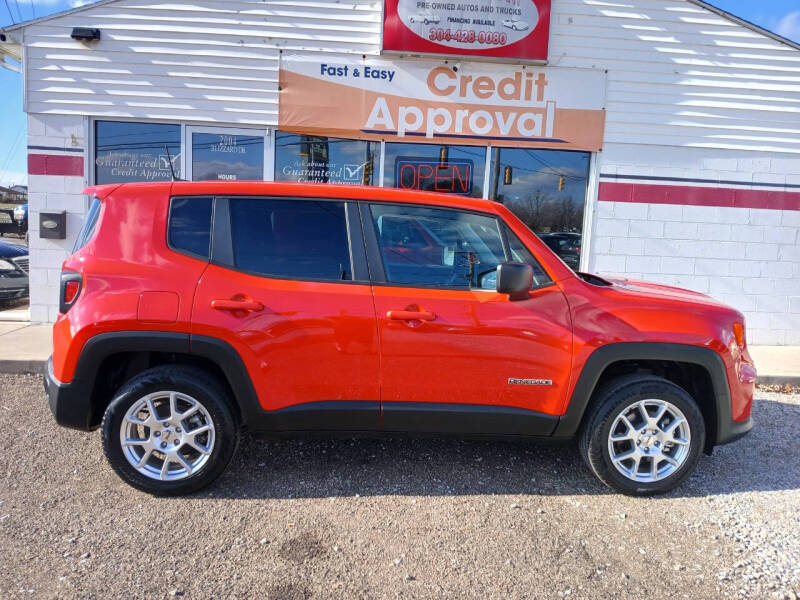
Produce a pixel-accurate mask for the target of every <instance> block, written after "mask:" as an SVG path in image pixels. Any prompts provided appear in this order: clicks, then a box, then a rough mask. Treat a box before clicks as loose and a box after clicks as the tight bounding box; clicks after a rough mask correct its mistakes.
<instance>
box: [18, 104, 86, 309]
mask: <svg viewBox="0 0 800 600" xmlns="http://www.w3.org/2000/svg"><path fill="white" fill-rule="evenodd" d="M84 138H85V135H84V118H83V117H81V116H67V115H42V114H29V115H28V171H29V174H28V214H29V223H30V236H29V238H30V242H29V243H30V301H31V321H33V322H37V323H46V322H52V321H55V319H56V317H57V316H58V293H59V284H60V280H61V263H62V262H63V261H64V259H65V258H67V256H69V253H70V251H71V250H72V247H73V245H74V244H75V239H76V238H77V236H78V232H79V231H80V229H81V227H82V226H83V219H84V217H85V215H86V210H87V208H88V200H87V198H86V196H84V195H83V194H82V193H81V191H82V190H83V188H84V187H85V186H86V174H85V173H84V172H83V169H81V170H80V173H78V172H77V171H76V170H75V169H74V168H72V169H64V165H63V164H60V163H63V161H64V160H67V161H71V163H73V165H74V164H78V163H80V162H81V161H82V160H83V153H84V152H85V147H86V140H85V139H84ZM36 155H41V156H36ZM32 157H33V158H32ZM55 157H59V158H55ZM37 158H39V159H41V160H36V159H37ZM43 210H45V211H46V210H53V211H61V210H66V211H67V239H65V240H50V239H41V238H40V237H39V213H41V212H42V211H43Z"/></svg>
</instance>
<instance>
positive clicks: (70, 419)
mask: <svg viewBox="0 0 800 600" xmlns="http://www.w3.org/2000/svg"><path fill="white" fill-rule="evenodd" d="M121 352H175V353H178V354H188V353H189V334H188V333H171V332H165V331H124V332H111V333H101V334H99V335H96V336H94V337H92V338H89V341H88V342H86V344H85V345H84V346H83V349H82V350H81V354H80V356H79V357H78V364H77V365H76V367H75V374H74V376H73V378H72V381H71V382H70V383H61V382H60V381H58V380H56V379H55V377H54V376H53V366H52V358H51V360H50V361H48V365H47V373H46V375H45V383H44V387H45V392H46V393H47V397H48V402H49V404H50V410H51V411H52V412H53V416H54V417H55V418H56V422H57V423H58V424H59V425H63V426H64V427H71V428H73V429H81V430H84V431H88V430H91V429H95V428H96V427H98V425H99V424H100V418H101V416H100V415H95V414H93V408H92V407H93V405H94V404H93V394H94V392H95V391H96V390H95V385H94V384H95V379H96V378H97V371H98V369H99V368H100V365H101V364H102V362H103V360H104V359H106V358H107V357H109V356H111V355H112V354H119V353H121ZM109 400H110V398H109Z"/></svg>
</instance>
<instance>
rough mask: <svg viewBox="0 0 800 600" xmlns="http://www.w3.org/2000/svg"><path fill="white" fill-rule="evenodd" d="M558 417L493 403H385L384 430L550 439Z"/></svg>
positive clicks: (383, 412)
mask: <svg viewBox="0 0 800 600" xmlns="http://www.w3.org/2000/svg"><path fill="white" fill-rule="evenodd" d="M558 420H559V419H558V417H555V416H552V415H546V414H543V413H539V412H535V411H532V410H526V409H524V408H516V407H512V406H494V405H490V404H451V403H436V404H433V403H427V402H384V403H383V410H382V420H381V424H382V427H381V430H382V431H385V432H386V431H396V432H409V433H443V434H460V435H467V436H469V435H480V436H484V435H485V436H532V437H547V436H550V435H551V434H552V433H553V430H554V429H555V428H556V425H558Z"/></svg>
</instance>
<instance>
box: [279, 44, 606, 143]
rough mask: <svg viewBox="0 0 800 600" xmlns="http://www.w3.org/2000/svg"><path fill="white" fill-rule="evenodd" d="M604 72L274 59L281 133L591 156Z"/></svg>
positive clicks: (597, 137) (598, 130)
mask: <svg viewBox="0 0 800 600" xmlns="http://www.w3.org/2000/svg"><path fill="white" fill-rule="evenodd" d="M605 89H606V75H605V72H604V71H599V70H595V69H562V68H546V67H531V66H517V65H505V64H492V65H489V64H486V63H466V62H465V63H458V62H454V61H447V62H444V61H429V60H396V61H388V60H382V59H362V60H353V61H349V62H347V61H341V60H337V59H333V58H332V59H331V60H330V61H325V60H319V59H315V60H312V59H310V58H307V57H295V56H289V57H287V56H284V57H283V58H282V60H281V70H280V90H281V91H280V107H279V116H278V122H279V127H280V129H281V130H282V131H289V132H293V133H304V134H310V135H321V136H331V137H348V138H360V139H383V140H392V141H399V140H402V141H406V142H413V141H419V142H436V143H445V142H446V143H450V144H471V145H486V144H488V143H491V144H492V145H494V146H515V147H536V148H558V149H562V150H588V151H596V150H600V149H601V148H602V146H603V131H604V129H605V109H604V105H605Z"/></svg>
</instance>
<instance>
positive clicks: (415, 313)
mask: <svg viewBox="0 0 800 600" xmlns="http://www.w3.org/2000/svg"><path fill="white" fill-rule="evenodd" d="M386 316H387V317H388V318H389V319H392V320H393V321H433V320H434V319H435V318H436V315H435V314H434V313H432V312H428V311H427V310H390V311H387V312H386Z"/></svg>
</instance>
